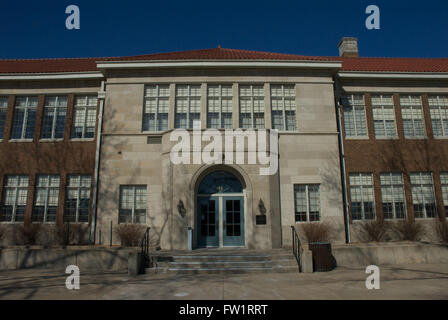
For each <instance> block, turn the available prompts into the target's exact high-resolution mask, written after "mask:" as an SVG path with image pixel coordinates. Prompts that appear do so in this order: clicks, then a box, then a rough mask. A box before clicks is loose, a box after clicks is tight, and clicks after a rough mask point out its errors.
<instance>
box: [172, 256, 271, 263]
mask: <svg viewBox="0 0 448 320" xmlns="http://www.w3.org/2000/svg"><path fill="white" fill-rule="evenodd" d="M172 261H173V262H198V261H201V262H214V261H229V262H231V261H235V262H237V261H271V257H270V256H269V255H197V256H193V255H192V256H173V257H172Z"/></svg>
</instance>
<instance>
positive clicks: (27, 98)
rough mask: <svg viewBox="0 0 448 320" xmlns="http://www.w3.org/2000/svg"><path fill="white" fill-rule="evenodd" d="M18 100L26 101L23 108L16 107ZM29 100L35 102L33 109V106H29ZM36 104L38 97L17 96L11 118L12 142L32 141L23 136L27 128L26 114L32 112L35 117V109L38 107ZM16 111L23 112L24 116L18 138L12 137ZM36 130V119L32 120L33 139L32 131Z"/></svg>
mask: <svg viewBox="0 0 448 320" xmlns="http://www.w3.org/2000/svg"><path fill="white" fill-rule="evenodd" d="M18 98H25V99H26V103H25V106H18V105H17V100H18ZM31 98H34V99H35V101H36V102H37V103H36V106H35V107H33V106H30V103H29V102H30V99H31ZM38 103H39V100H38V97H37V96H17V97H16V103H15V106H14V116H13V119H12V128H11V129H12V131H11V139H12V140H33V138H25V135H26V127H27V125H28V113H29V112H30V110H34V111H36V116H37V107H38ZM17 110H23V111H24V114H23V124H22V132H21V134H20V137H19V138H17V137H13V136H12V135H13V133H14V121H15V117H16V111H17ZM35 128H36V119H34V126H33V137H34V129H35Z"/></svg>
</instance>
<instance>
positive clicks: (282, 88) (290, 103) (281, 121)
mask: <svg viewBox="0 0 448 320" xmlns="http://www.w3.org/2000/svg"><path fill="white" fill-rule="evenodd" d="M271 107H272V128H273V129H278V130H280V131H295V130H296V92H295V86H294V85H271Z"/></svg>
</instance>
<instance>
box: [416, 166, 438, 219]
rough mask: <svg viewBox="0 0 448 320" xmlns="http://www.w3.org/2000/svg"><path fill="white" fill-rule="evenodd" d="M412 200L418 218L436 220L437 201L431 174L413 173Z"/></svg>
mask: <svg viewBox="0 0 448 320" xmlns="http://www.w3.org/2000/svg"><path fill="white" fill-rule="evenodd" d="M411 186H412V200H413V203H414V215H415V217H416V218H434V217H435V216H436V200H435V197H434V187H433V182H432V174H431V172H414V173H411Z"/></svg>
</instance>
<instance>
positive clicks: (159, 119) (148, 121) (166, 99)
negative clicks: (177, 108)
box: [143, 84, 170, 131]
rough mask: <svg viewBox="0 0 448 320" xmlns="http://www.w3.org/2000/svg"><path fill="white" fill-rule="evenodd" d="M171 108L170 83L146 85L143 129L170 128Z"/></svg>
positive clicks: (157, 129) (160, 129)
mask: <svg viewBox="0 0 448 320" xmlns="http://www.w3.org/2000/svg"><path fill="white" fill-rule="evenodd" d="M169 109H170V86H169V85H168V84H165V85H149V86H146V87H145V110H144V112H143V131H166V130H168V112H169Z"/></svg>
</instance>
